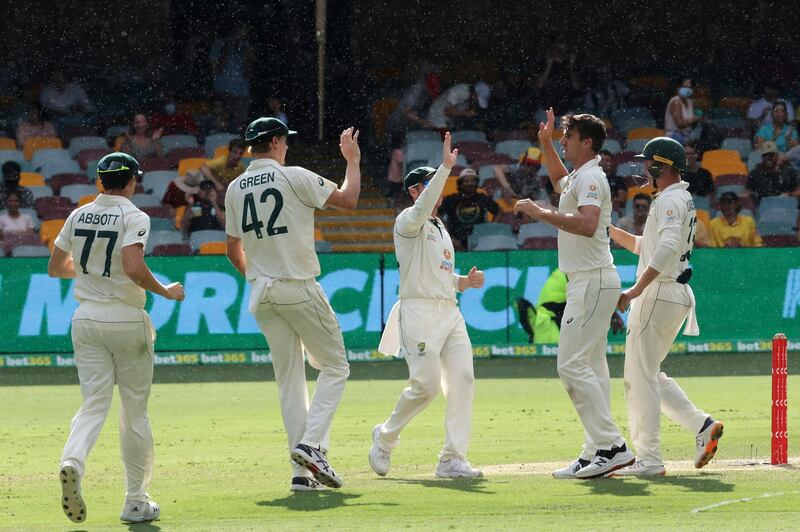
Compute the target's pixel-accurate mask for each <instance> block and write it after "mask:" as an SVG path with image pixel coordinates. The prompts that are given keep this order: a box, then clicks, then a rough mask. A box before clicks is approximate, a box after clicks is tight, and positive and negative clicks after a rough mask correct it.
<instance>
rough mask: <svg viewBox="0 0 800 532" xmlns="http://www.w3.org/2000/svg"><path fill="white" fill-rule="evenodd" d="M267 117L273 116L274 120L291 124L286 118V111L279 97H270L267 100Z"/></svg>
mask: <svg viewBox="0 0 800 532" xmlns="http://www.w3.org/2000/svg"><path fill="white" fill-rule="evenodd" d="M267 107H268V109H269V110H268V111H267V116H271V117H273V118H277V119H278V120H280V121H281V122H283V123H284V124H288V123H289V117H288V116H286V111H285V109H284V108H283V101H282V100H281V99H280V98H278V97H277V96H270V97H269V99H268V100H267Z"/></svg>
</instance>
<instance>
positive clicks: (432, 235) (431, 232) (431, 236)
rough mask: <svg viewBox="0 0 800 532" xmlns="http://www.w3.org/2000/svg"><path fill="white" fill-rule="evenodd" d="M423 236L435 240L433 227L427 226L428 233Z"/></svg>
mask: <svg viewBox="0 0 800 532" xmlns="http://www.w3.org/2000/svg"><path fill="white" fill-rule="evenodd" d="M425 238H426V240H430V241H431V242H436V231H434V230H433V227H428V235H427V236H426V237H425Z"/></svg>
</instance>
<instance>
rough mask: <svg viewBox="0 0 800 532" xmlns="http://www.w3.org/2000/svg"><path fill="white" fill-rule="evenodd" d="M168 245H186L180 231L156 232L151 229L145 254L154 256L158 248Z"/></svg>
mask: <svg viewBox="0 0 800 532" xmlns="http://www.w3.org/2000/svg"><path fill="white" fill-rule="evenodd" d="M167 244H184V241H183V235H182V234H181V233H179V232H178V231H156V230H153V229H152V227H151V229H150V235H149V236H148V237H147V245H146V246H145V249H144V251H145V254H147V255H152V254H153V250H154V249H155V247H156V246H163V245H167Z"/></svg>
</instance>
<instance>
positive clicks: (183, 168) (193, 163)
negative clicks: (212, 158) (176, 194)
mask: <svg viewBox="0 0 800 532" xmlns="http://www.w3.org/2000/svg"><path fill="white" fill-rule="evenodd" d="M207 162H208V159H206V158H205V157H193V158H191V159H181V161H180V163H178V175H186V174H187V173H188V172H195V171H198V170H200V167H201V166H203V165H204V164H206V163H207Z"/></svg>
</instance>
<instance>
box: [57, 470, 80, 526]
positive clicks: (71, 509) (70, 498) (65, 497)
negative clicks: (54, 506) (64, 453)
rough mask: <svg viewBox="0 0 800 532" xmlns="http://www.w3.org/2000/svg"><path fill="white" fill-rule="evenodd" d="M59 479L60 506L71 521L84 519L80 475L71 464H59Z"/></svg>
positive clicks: (77, 521)
mask: <svg viewBox="0 0 800 532" xmlns="http://www.w3.org/2000/svg"><path fill="white" fill-rule="evenodd" d="M58 475H59V480H60V481H61V508H62V509H63V510H64V515H66V516H67V519H69V520H70V521H72V522H73V523H83V522H84V521H86V503H84V502H83V497H82V496H81V476H80V474H79V473H78V469H77V468H76V467H74V466H71V465H63V466H61V470H60V471H59V473H58Z"/></svg>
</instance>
